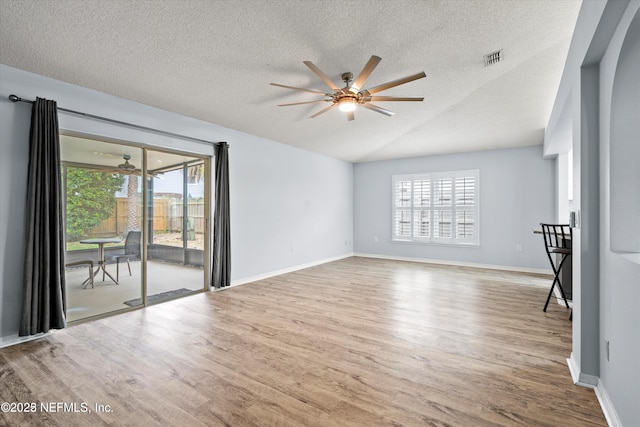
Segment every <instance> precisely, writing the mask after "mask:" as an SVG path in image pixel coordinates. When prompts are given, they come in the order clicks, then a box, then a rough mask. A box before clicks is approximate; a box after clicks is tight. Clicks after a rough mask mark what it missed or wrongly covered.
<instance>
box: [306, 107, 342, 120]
mask: <svg viewBox="0 0 640 427" xmlns="http://www.w3.org/2000/svg"><path fill="white" fill-rule="evenodd" d="M337 106H338V104H337V103H335V104H331V105H329V106H328V107H327V108H323V109H322V110H320V111H318V112H317V113H315V114H314V115H313V116H309V118H310V119H313V118H315V117H318V116H319V115H320V114H322V113H326V112H327V111H329V110H331V109H332V108H335V107H337Z"/></svg>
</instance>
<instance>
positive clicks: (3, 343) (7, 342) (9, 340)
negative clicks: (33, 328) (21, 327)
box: [0, 332, 51, 348]
mask: <svg viewBox="0 0 640 427" xmlns="http://www.w3.org/2000/svg"><path fill="white" fill-rule="evenodd" d="M48 335H51V332H47V333H42V334H36V335H29V336H28V337H21V336H18V334H15V335H9V336H6V337H0V348H5V347H10V346H12V345H16V344H22V343H23V342H28V341H33V340H37V339H40V338H43V337H46V336H48Z"/></svg>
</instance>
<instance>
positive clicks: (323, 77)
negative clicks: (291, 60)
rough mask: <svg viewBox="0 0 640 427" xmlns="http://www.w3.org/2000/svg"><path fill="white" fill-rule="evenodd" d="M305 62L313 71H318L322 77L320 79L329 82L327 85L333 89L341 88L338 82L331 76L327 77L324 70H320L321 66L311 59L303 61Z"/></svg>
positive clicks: (318, 74) (317, 73)
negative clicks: (337, 84)
mask: <svg viewBox="0 0 640 427" xmlns="http://www.w3.org/2000/svg"><path fill="white" fill-rule="evenodd" d="M302 62H303V63H304V65H306V66H307V67H309V68H311V71H313V72H314V73H316V75H317V76H318V77H320V80H322V81H323V82H325V83H326V84H327V86H329V87H330V88H331V89H333V90H340V88H339V87H338V86H336V84H335V83H334V82H332V81H331V79H330V78H329V77H327V75H326V74H325V73H323V72H322V71H320V68H318V67H316V66H315V65H314V64H313V62H311V61H302Z"/></svg>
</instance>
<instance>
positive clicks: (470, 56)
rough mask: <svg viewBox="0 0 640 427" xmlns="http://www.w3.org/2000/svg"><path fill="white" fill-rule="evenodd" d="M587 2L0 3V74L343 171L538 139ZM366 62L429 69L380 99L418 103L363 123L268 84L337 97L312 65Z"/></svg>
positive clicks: (331, 67) (377, 80)
mask: <svg viewBox="0 0 640 427" xmlns="http://www.w3.org/2000/svg"><path fill="white" fill-rule="evenodd" d="M580 4H581V2H580V1H576V0H567V1H564V0H519V1H515V0H486V1H483V0H432V1H429V0H392V1H387V0H378V1H375V0H343V1H332V0H325V1H304V0H274V1H266V0H235V1H226V0H224V1H221V0H220V1H191V0H185V1H143V0H137V1H117V0H116V1H106V0H98V1H92V0H87V1H70V0H57V1H48V2H44V1H14V0H0V40H2V42H1V43H0V63H3V64H6V65H10V66H13V67H16V68H20V69H23V70H27V71H31V72H34V73H37V74H41V75H44V76H48V77H52V78H55V79H58V80H62V81H66V82H70V83H73V84H77V85H80V86H84V87H88V88H92V89H96V90H99V91H102V92H106V93H109V94H112V95H116V96H119V97H122V98H125V99H129V100H133V101H138V102H141V103H144V104H148V105H151V106H154V107H158V108H162V109H165V110H169V111H174V112H176V113H180V114H183V115H187V116H191V117H195V118H198V119H201V120H204V121H207V122H212V123H216V124H219V125H222V126H225V127H228V128H232V129H236V130H239V131H243V132H247V133H250V134H253V135H258V136H261V137H265V138H269V139H272V140H275V141H279V142H282V143H285V144H290V145H293V146H297V147H301V148H304V149H307V150H311V151H315V152H318V153H323V154H326V155H328V156H332V157H335V158H339V159H343V160H346V161H350V162H362V161H371V160H381V159H391V158H401V157H410V156H420V155H432V154H440V153H453V152H462V151H475V150H484V149H492V148H502V147H516V146H527V145H536V144H541V143H542V139H543V133H544V127H545V126H546V124H547V120H548V119H549V115H550V114H551V109H552V106H553V101H554V98H555V95H556V91H557V89H558V84H559V82H560V77H561V74H562V70H563V67H564V62H565V59H566V55H567V50H568V47H569V43H570V40H571V35H572V33H573V29H574V26H575V22H576V19H577V15H578V11H579V8H580ZM498 50H501V51H502V60H501V61H500V62H499V63H497V64H495V65H492V66H485V64H484V62H483V57H484V55H486V54H488V53H491V52H494V51H498ZM371 55H377V56H380V57H381V58H382V61H381V62H380V64H379V65H378V67H377V68H376V69H375V70H374V72H373V73H372V74H371V76H370V78H369V80H368V81H367V83H366V84H365V85H364V86H365V88H366V87H371V86H375V85H379V84H381V83H384V82H387V81H391V80H395V79H398V78H402V77H405V76H408V75H411V74H414V73H417V72H419V71H424V72H425V73H426V74H427V77H426V78H423V79H420V80H416V81H413V82H411V83H407V84H405V85H401V86H397V87H394V88H392V89H389V90H387V91H384V92H382V93H380V94H379V95H395V96H424V98H425V100H424V102H421V103H417V102H379V103H376V104H377V105H380V106H381V107H383V108H386V109H389V110H391V111H393V112H395V115H394V116H392V117H387V116H385V115H382V114H379V113H376V112H374V111H371V110H367V109H363V108H359V109H358V110H356V112H355V120H354V121H348V120H347V118H346V116H345V113H343V112H341V111H339V110H338V109H333V110H331V111H328V112H327V113H324V114H322V115H320V116H318V117H316V118H309V116H311V115H312V114H314V113H315V112H317V111H319V110H321V109H322V108H324V107H325V106H326V105H325V104H308V105H301V106H289V107H278V106H276V104H282V103H289V102H303V101H310V100H315V99H319V98H321V96H320V95H316V94H313V93H307V92H301V91H293V90H288V89H284V88H280V87H275V86H270V85H269V83H271V82H276V83H281V84H285V85H290V86H296V87H304V88H310V89H313V90H319V91H321V92H329V91H330V90H329V88H328V87H327V85H326V84H325V83H323V82H322V80H320V79H319V78H318V77H317V76H316V75H315V74H314V73H313V72H312V71H311V70H310V69H309V68H308V67H307V66H305V65H304V64H303V61H312V62H313V63H314V64H315V65H316V66H317V67H318V68H320V69H321V70H322V71H323V72H324V73H326V74H327V75H328V76H329V77H330V78H331V79H332V80H333V81H335V82H336V84H338V85H340V86H341V85H342V84H341V80H340V75H341V74H342V73H344V72H347V71H350V72H352V73H353V74H354V75H357V74H358V73H359V72H360V70H361V69H362V67H363V66H364V64H365V63H366V62H367V60H368V59H369V58H370V57H371ZM0 78H2V76H0ZM2 95H5V96H6V95H8V94H2ZM17 95H20V94H17ZM61 106H62V107H64V105H61ZM231 142H232V141H231Z"/></svg>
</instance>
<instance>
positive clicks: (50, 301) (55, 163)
mask: <svg viewBox="0 0 640 427" xmlns="http://www.w3.org/2000/svg"><path fill="white" fill-rule="evenodd" d="M29 139H30V141H29V168H28V178H27V211H26V232H25V257H24V279H23V286H24V289H23V299H22V318H21V321H20V336H26V335H33V334H37V333H40V332H47V331H49V329H61V328H64V327H65V325H66V317H65V311H66V295H65V279H64V219H63V211H62V209H63V204H62V185H61V175H60V138H59V135H58V110H57V106H56V102H55V101H48V100H46V99H42V98H37V99H36V101H35V102H34V103H33V109H32V110H31V136H30V138H29Z"/></svg>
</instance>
